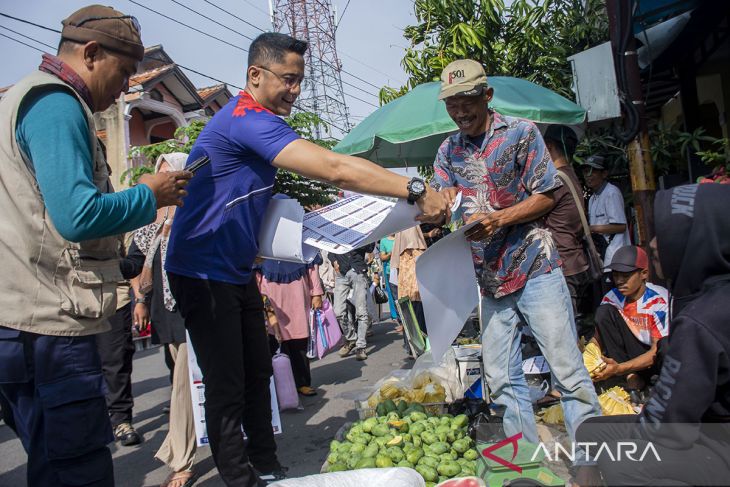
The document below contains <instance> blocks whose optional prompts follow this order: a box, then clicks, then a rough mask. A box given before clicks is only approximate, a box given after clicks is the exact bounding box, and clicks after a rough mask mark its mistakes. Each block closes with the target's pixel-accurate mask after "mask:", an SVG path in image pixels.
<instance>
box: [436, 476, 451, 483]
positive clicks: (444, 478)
mask: <svg viewBox="0 0 730 487" xmlns="http://www.w3.org/2000/svg"><path fill="white" fill-rule="evenodd" d="M447 480H449V478H448V477H444V476H443V475H439V478H438V479H437V480H436V482H438V483H439V484H440V483H441V482H446V481H447Z"/></svg>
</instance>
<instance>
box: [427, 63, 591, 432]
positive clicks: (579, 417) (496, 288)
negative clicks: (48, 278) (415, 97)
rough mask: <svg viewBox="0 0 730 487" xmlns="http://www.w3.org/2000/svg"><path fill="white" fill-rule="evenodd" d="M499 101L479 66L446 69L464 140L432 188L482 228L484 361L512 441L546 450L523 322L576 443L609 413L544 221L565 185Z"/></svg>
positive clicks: (530, 128)
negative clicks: (497, 108)
mask: <svg viewBox="0 0 730 487" xmlns="http://www.w3.org/2000/svg"><path fill="white" fill-rule="evenodd" d="M492 95H493V90H492V88H489V87H488V85H487V77H486V75H485V73H484V69H483V68H482V66H481V65H480V64H479V63H477V62H475V61H471V60H459V61H454V62H453V63H451V64H449V65H448V66H447V67H446V68H445V69H444V71H443V73H442V74H441V93H440V94H439V98H440V99H443V100H444V101H445V102H446V110H447V111H448V113H449V116H450V117H451V118H452V119H453V120H454V122H455V123H456V125H457V126H458V128H459V132H458V133H456V134H454V135H452V136H450V137H449V138H447V139H446V140H445V141H444V142H443V144H441V147H440V148H439V151H438V154H437V156H436V160H435V162H434V170H435V176H434V179H433V183H432V184H433V185H434V186H435V187H436V188H437V189H440V190H442V191H448V192H451V193H452V194H454V195H455V193H456V192H458V191H461V192H462V209H463V210H464V217H465V219H466V221H467V222H469V223H471V222H477V223H476V225H475V226H474V228H472V229H471V230H469V231H468V232H467V237H468V238H469V239H470V240H471V241H472V249H473V256H474V264H475V267H476V269H477V275H478V276H479V277H478V278H479V285H480V288H481V294H482V316H481V320H482V328H483V335H482V347H483V351H482V356H483V360H484V368H485V372H486V377H487V382H488V385H489V387H490V391H491V395H492V399H493V400H494V402H495V403H497V404H499V405H501V406H503V407H505V413H504V430H505V434H506V435H507V436H508V437H509V436H512V435H515V434H518V433H522V434H523V436H524V438H525V439H526V440H528V441H531V442H537V441H538V436H537V426H536V424H535V418H534V415H533V411H532V404H531V401H530V394H529V390H528V387H527V383H526V381H525V377H524V374H523V372H522V360H521V358H522V354H521V350H520V337H521V333H520V331H519V328H518V325H519V324H520V323H523V324H526V325H527V326H528V327H529V328H530V330H531V331H532V334H533V335H534V336H535V338H536V340H537V343H538V344H539V346H540V349H541V350H542V353H543V355H544V356H545V359H546V360H547V362H548V364H549V365H550V369H551V371H552V374H553V376H554V377H555V384H553V385H554V387H555V388H556V389H557V390H558V391H559V392H560V394H561V402H562V405H563V410H564V413H565V423H566V426H567V427H568V432H569V433H570V435H571V437H573V435H574V433H575V430H576V429H577V427H578V425H580V423H581V422H583V420H585V419H586V418H588V417H591V416H596V415H599V414H600V407H599V405H598V399H597V397H596V393H595V390H594V389H593V385H592V384H591V380H590V378H589V376H588V372H587V371H586V370H585V367H583V361H582V358H581V354H580V351H579V350H578V344H577V343H578V339H577V336H576V333H575V328H574V326H573V319H574V318H573V308H572V305H571V301H570V294H569V292H568V288H567V285H566V283H565V278H564V277H563V273H562V271H561V268H560V266H561V263H560V257H559V256H558V253H557V251H556V250H555V245H554V243H553V239H552V235H551V234H550V232H549V231H548V230H547V229H546V228H545V226H544V225H543V221H542V216H543V215H545V214H546V213H547V212H548V211H550V209H551V208H552V207H553V205H554V200H553V195H552V192H553V190H555V189H556V188H558V187H559V186H560V182H559V180H558V178H557V171H556V169H555V167H554V166H553V163H552V161H551V160H550V155H549V153H548V151H547V150H546V148H545V144H544V142H543V140H542V136H541V135H540V132H539V131H538V130H537V128H536V127H535V125H534V124H533V123H531V122H527V121H524V120H518V119H515V118H511V117H504V116H501V115H499V114H497V113H495V112H494V111H492V110H490V109H489V107H488V104H489V101H490V100H491V99H492Z"/></svg>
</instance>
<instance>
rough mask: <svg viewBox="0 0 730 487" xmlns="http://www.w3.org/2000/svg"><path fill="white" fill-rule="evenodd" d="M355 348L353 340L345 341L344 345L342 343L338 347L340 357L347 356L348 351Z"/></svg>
mask: <svg viewBox="0 0 730 487" xmlns="http://www.w3.org/2000/svg"><path fill="white" fill-rule="evenodd" d="M354 348H355V342H347V343H345V344H344V345H342V348H341V349H340V352H339V354H340V357H343V358H344V357H347V356H348V355H350V352H352V350H353V349H354Z"/></svg>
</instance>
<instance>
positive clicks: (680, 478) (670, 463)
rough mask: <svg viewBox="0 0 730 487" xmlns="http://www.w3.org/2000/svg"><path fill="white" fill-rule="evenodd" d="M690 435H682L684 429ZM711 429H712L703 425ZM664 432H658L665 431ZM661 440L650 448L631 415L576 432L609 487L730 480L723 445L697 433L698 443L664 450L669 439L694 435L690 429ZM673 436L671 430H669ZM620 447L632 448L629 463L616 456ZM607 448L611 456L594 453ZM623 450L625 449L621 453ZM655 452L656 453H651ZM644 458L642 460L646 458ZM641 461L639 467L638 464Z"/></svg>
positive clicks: (587, 424)
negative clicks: (628, 444) (589, 447)
mask: <svg viewBox="0 0 730 487" xmlns="http://www.w3.org/2000/svg"><path fill="white" fill-rule="evenodd" d="M684 426H686V427H688V428H689V429H688V430H687V431H686V433H684V430H683V427H684ZM707 426H709V427H710V431H711V429H712V425H707ZM663 427H664V426H662V427H660V428H663ZM666 427H667V428H668V429H667V430H663V429H660V432H662V433H665V432H666V433H667V436H666V438H667V439H665V440H663V441H659V440H654V441H652V442H651V448H652V450H649V449H648V448H649V442H648V441H647V440H645V439H640V436H639V430H638V424H637V419H636V416H635V415H623V416H602V417H593V418H589V419H587V420H585V421H584V422H583V423H582V424H581V425H580V426H579V427H578V431H577V432H576V435H575V436H576V442H578V443H593V444H594V446H592V449H591V451H590V453H589V455H591V460H593V459H595V460H597V461H598V467H599V468H600V470H601V475H602V476H603V479H604V481H605V483H606V485H607V486H609V487H613V486H618V485H631V486H636V485H654V486H689V485H727V484H728V479H729V478H730V469H729V468H728V465H727V459H726V458H723V457H726V456H727V454H725V453H724V452H727V449H728V444H727V442H726V441H717V440H714V439H712V438H711V437H710V436H708V435H706V434H703V433H702V432H700V433H699V436H698V440H697V441H696V442H695V444H693V445H692V446H691V447H689V448H686V447H683V448H682V449H673V448H669V447H667V446H666V445H667V443H668V442H671V441H672V438H673V437H674V438H677V437H681V436H687V435H689V434H692V433H691V431H694V428H692V427H690V426H689V425H675V426H672V425H666ZM675 427H676V428H677V429H676V430H674V431H675V432H674V433H671V432H670V430H671V429H673V428H675ZM619 442H621V443H624V444H625V443H626V442H630V444H631V445H635V446H636V448H637V449H636V453H635V454H633V455H632V456H633V458H634V459H633V460H632V459H631V458H630V457H629V456H627V455H626V453H624V454H623V455H621V456H619V455H617V452H618V450H619V449H621V446H620V445H619ZM604 443H605V444H606V448H608V449H609V450H610V451H611V452H613V458H611V455H609V454H606V453H605V452H604V453H603V454H598V450H599V449H600V448H602V445H603V444H604ZM627 448H633V447H628V446H623V451H624V452H626V451H627ZM655 452H656V453H655ZM644 453H646V454H644ZM636 459H640V461H636Z"/></svg>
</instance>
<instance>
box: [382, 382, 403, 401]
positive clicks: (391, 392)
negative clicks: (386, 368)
mask: <svg viewBox="0 0 730 487" xmlns="http://www.w3.org/2000/svg"><path fill="white" fill-rule="evenodd" d="M400 394H401V391H400V389H399V388H398V387H397V386H395V385H393V384H388V383H386V384H383V386H382V387H381V388H380V396H381V397H382V398H383V399H395V398H397V397H398V396H400Z"/></svg>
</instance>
